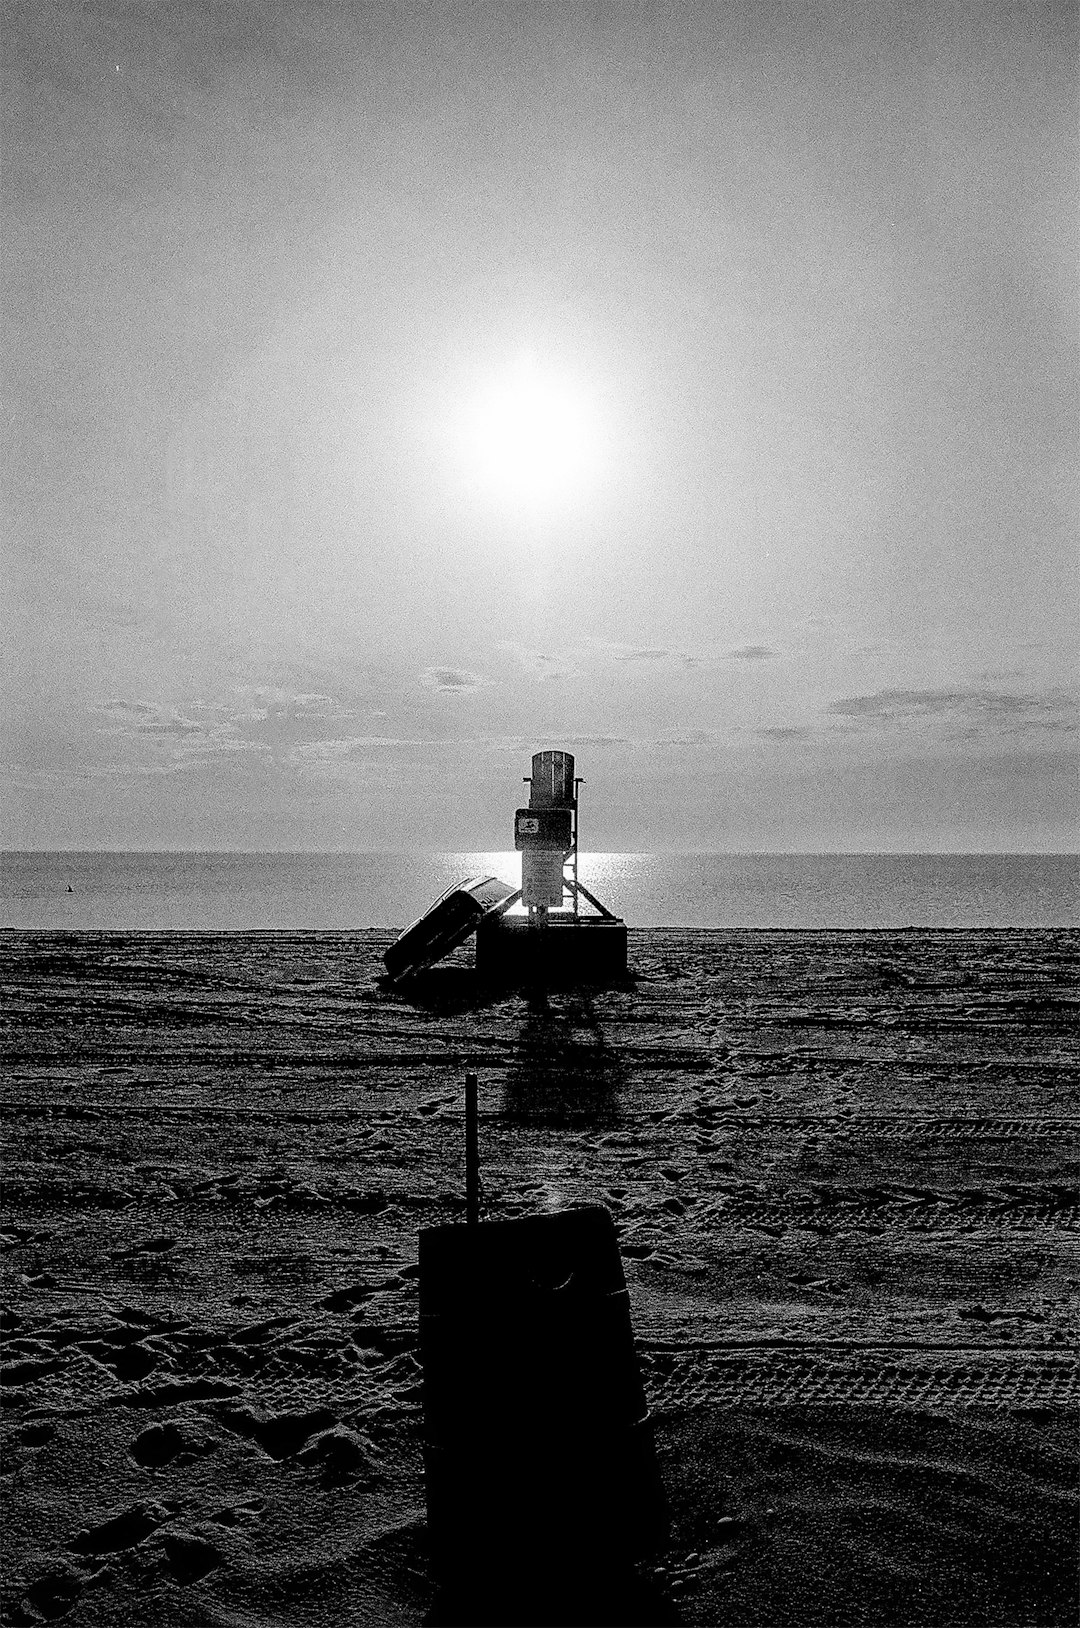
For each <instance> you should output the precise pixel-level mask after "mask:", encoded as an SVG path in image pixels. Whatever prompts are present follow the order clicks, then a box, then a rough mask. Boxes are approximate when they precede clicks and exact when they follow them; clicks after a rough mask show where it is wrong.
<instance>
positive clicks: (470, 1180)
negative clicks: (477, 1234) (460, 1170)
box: [465, 1074, 480, 1227]
mask: <svg viewBox="0 0 1080 1628" xmlns="http://www.w3.org/2000/svg"><path fill="white" fill-rule="evenodd" d="M479 1129H480V1116H479V1110H478V1103H477V1091H476V1075H475V1074H466V1076H465V1220H466V1222H467V1223H468V1225H469V1226H470V1227H474V1226H476V1224H477V1222H478V1221H479V1220H480V1134H479Z"/></svg>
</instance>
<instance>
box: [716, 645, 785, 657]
mask: <svg viewBox="0 0 1080 1628" xmlns="http://www.w3.org/2000/svg"><path fill="white" fill-rule="evenodd" d="M779 654H780V652H779V650H773V649H772V648H771V647H770V646H769V645H767V644H740V645H737V646H736V647H735V649H734V650H729V651H728V660H729V661H775V660H776V658H777V657H778V656H779Z"/></svg>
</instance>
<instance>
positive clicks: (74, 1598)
mask: <svg viewBox="0 0 1080 1628" xmlns="http://www.w3.org/2000/svg"><path fill="white" fill-rule="evenodd" d="M84 1587H85V1583H84V1580H83V1579H82V1578H81V1577H80V1576H79V1575H78V1574H77V1573H76V1572H75V1571H71V1570H68V1569H67V1568H66V1567H62V1566H53V1567H51V1568H50V1569H49V1570H48V1571H47V1572H43V1573H42V1575H41V1576H40V1577H36V1578H35V1579H34V1581H33V1582H32V1583H29V1584H27V1586H26V1588H25V1589H24V1590H23V1612H24V1614H23V1616H22V1621H23V1622H26V1623H31V1622H40V1621H41V1620H42V1619H43V1618H44V1620H45V1621H46V1622H55V1621H57V1619H58V1618H60V1617H66V1616H67V1614H68V1612H69V1611H70V1610H71V1609H72V1607H73V1606H74V1605H75V1604H76V1603H77V1602H78V1600H79V1597H80V1595H81V1594H82V1591H83V1588H84ZM12 1620H13V1621H17V1620H19V1619H18V1618H17V1617H16V1618H13V1619H12Z"/></svg>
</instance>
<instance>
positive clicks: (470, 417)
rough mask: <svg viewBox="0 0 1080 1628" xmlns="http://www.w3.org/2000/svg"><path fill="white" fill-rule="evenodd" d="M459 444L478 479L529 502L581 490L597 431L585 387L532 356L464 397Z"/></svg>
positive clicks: (591, 470) (593, 459)
mask: <svg viewBox="0 0 1080 1628" xmlns="http://www.w3.org/2000/svg"><path fill="white" fill-rule="evenodd" d="M463 429H464V436H463V439H464V445H465V451H466V455H467V458H468V461H469V464H470V466H471V467H472V469H473V470H474V472H475V474H476V476H477V478H478V480H479V481H480V482H481V483H482V485H483V486H484V487H485V488H486V489H488V490H490V491H492V492H494V493H495V494H497V495H501V496H503V497H505V498H508V499H511V500H516V501H520V502H526V503H528V504H530V505H539V504H547V503H552V502H555V503H557V502H560V501H563V500H566V499H568V498H571V497H573V496H575V495H576V494H578V493H580V492H581V491H582V490H583V489H584V488H585V487H586V486H587V485H588V483H589V481H590V479H591V478H592V476H593V475H594V474H595V471H596V464H597V435H596V426H595V422H594V415H593V412H592V409H591V404H590V402H589V399H588V397H587V395H586V393H585V392H584V391H583V390H582V389H581V388H580V387H579V386H577V385H576V384H575V383H573V382H571V381H570V380H569V379H564V378H560V377H559V376H558V375H557V374H556V373H554V372H549V371H546V370H545V369H544V368H542V367H541V366H540V365H539V363H538V362H537V361H536V360H535V359H534V358H533V357H532V356H524V357H522V358H521V359H520V360H519V361H518V362H517V363H516V365H515V366H513V367H512V368H510V369H509V370H508V371H507V373H506V374H505V375H504V376H503V377H502V378H501V379H498V380H496V381H494V382H493V383H491V384H490V385H488V386H487V387H486V388H485V389H482V390H480V391H479V392H478V393H477V394H476V396H475V397H474V398H473V399H472V400H471V401H470V403H469V405H468V407H467V409H466V412H465V415H464V425H463Z"/></svg>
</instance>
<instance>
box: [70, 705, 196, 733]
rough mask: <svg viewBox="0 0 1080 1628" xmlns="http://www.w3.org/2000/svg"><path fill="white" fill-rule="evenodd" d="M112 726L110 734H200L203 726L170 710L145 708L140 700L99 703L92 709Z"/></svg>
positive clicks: (166, 708)
mask: <svg viewBox="0 0 1080 1628" xmlns="http://www.w3.org/2000/svg"><path fill="white" fill-rule="evenodd" d="M92 710H93V711H94V712H97V713H100V714H104V716H105V717H107V718H108V719H109V721H110V723H111V724H112V728H111V730H109V731H107V732H108V733H110V734H135V735H165V736H168V735H177V736H185V735H202V734H205V732H206V725H205V724H199V723H193V722H192V720H191V719H190V718H185V717H183V716H182V715H181V714H180V713H179V712H176V711H174V710H173V709H172V708H170V707H156V706H147V705H146V703H145V702H143V701H121V700H111V701H102V702H100V703H99V704H98V705H97V706H96V707H94V708H93V709H92Z"/></svg>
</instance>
